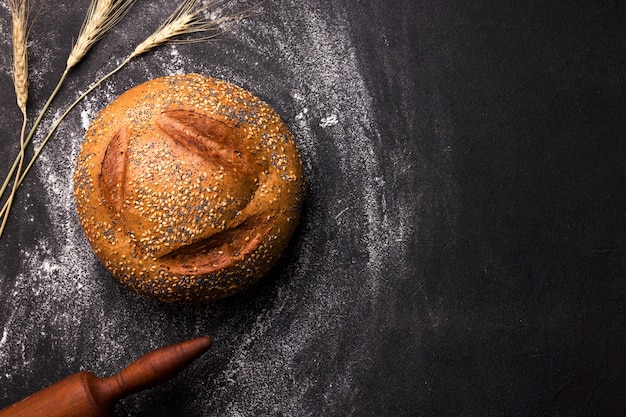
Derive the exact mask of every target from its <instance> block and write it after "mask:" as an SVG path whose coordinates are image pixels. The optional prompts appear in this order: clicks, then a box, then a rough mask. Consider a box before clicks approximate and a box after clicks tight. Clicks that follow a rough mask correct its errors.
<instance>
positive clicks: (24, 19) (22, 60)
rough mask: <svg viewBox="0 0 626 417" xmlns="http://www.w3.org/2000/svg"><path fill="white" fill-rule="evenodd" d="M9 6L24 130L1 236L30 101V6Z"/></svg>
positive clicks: (20, 0) (18, 1)
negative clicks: (27, 46)
mask: <svg viewBox="0 0 626 417" xmlns="http://www.w3.org/2000/svg"><path fill="white" fill-rule="evenodd" d="M7 5H8V6H9V10H10V11H11V41H12V45H13V85H14V87H15V98H16V101H17V106H18V107H19V108H20V111H21V112H22V129H21V131H20V151H19V153H18V155H17V158H16V161H17V174H16V175H15V181H14V182H13V187H12V188H11V193H10V194H9V197H8V198H7V201H6V204H5V206H6V207H7V208H6V210H5V211H4V212H3V214H2V222H1V223H0V236H2V233H3V232H4V228H5V226H6V223H7V220H8V218H9V211H10V209H11V205H12V204H13V200H14V198H15V193H16V191H17V188H18V187H19V178H20V175H19V174H20V171H21V169H22V166H23V163H24V152H25V149H26V145H25V141H24V134H25V132H26V122H27V119H28V118H27V115H26V102H27V101H28V54H27V52H26V44H27V42H28V16H29V10H30V8H29V6H28V5H27V4H26V0H8V1H7ZM11 175H13V173H10V174H9V176H7V180H8V181H10V180H11Z"/></svg>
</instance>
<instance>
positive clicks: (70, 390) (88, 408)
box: [0, 336, 212, 417]
mask: <svg viewBox="0 0 626 417" xmlns="http://www.w3.org/2000/svg"><path fill="white" fill-rule="evenodd" d="M211 343H212V342H211V338H210V337H208V336H202V337H198V338H196V339H191V340H187V341H185V342H181V343H177V344H174V345H170V346H166V347H162V348H160V349H156V350H154V351H152V352H150V353H148V354H146V355H144V356H142V357H141V358H139V359H138V360H136V361H135V362H133V363H131V364H130V365H128V366H127V367H126V368H124V369H122V370H121V371H120V372H119V373H117V374H115V375H112V376H110V377H108V378H98V377H97V376H95V375H94V374H92V373H90V372H84V371H83V372H78V373H76V374H74V375H72V376H69V377H67V378H65V379H63V380H61V381H59V382H57V383H56V384H53V385H51V386H50V387H48V388H45V389H43V390H41V391H39V392H36V393H34V394H33V395H31V396H29V397H27V398H25V399H23V400H22V401H20V402H18V403H15V404H13V405H11V406H9V407H7V408H5V409H3V410H0V417H40V416H41V417H44V416H45V417H87V416H89V417H105V416H110V415H111V414H112V412H113V406H114V405H115V403H116V402H117V401H119V400H120V399H121V398H123V397H125V396H127V395H129V394H133V393H136V392H138V391H142V390H144V389H148V388H151V387H154V386H156V385H158V384H161V383H163V382H165V381H167V380H169V379H171V378H173V377H174V376H175V375H176V374H178V373H179V372H180V371H182V370H183V369H184V368H185V367H186V366H187V365H189V364H190V363H191V362H193V361H194V360H195V359H197V358H198V357H200V356H201V355H202V354H203V353H204V352H206V351H207V349H209V348H210V347H211Z"/></svg>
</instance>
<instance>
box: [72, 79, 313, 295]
mask: <svg viewBox="0 0 626 417" xmlns="http://www.w3.org/2000/svg"><path fill="white" fill-rule="evenodd" d="M302 189H303V178H302V164H301V161H300V156H299V154H298V150H297V148H296V145H295V143H294V141H293V137H292V135H291V133H290V132H289V130H288V129H287V127H286V126H285V125H284V124H283V122H282V121H281V120H280V118H279V116H278V115H277V114H276V113H275V112H274V111H273V110H272V109H271V108H270V107H269V106H268V105H267V104H266V103H264V102H263V101H261V100H260V99H258V98H256V97H255V96H253V95H252V94H251V93H250V92H248V91H246V90H244V89H242V88H240V87H238V86H236V85H233V84H231V83H227V82H225V81H221V80H217V79H213V78H209V77H205V76H201V75H197V74H187V75H179V76H171V77H162V78H158V79H155V80H151V81H148V82H145V83H143V84H141V85H139V86H137V87H134V88H132V89H130V90H128V91H127V92H125V93H124V94H122V95H121V96H120V97H119V98H117V99H116V100H115V101H114V102H112V103H111V104H110V105H108V106H107V107H106V108H104V109H103V110H102V111H101V112H100V113H99V114H98V115H97V116H96V117H95V118H94V120H93V121H92V123H91V125H90V126H89V129H88V130H87V133H86V134H85V140H84V142H83V144H82V146H81V150H80V153H79V156H78V161H77V165H76V170H75V173H74V197H75V201H76V209H77V213H78V218H79V220H80V223H81V225H82V227H83V230H84V232H85V235H86V236H87V239H88V240H89V242H90V244H91V246H92V248H93V250H94V252H95V253H96V255H97V256H98V258H99V259H100V261H101V262H102V263H103V264H104V265H105V266H106V268H107V269H108V270H109V271H110V272H111V274H112V275H114V276H115V277H116V278H118V279H119V280H120V281H121V282H123V283H125V284H127V285H128V286H130V287H131V288H132V289H134V290H135V291H137V292H139V293H141V294H145V295H150V296H153V297H156V298H158V299H160V300H163V301H190V302H196V301H210V300H215V299H219V298H223V297H227V296H229V295H232V294H234V293H236V292H238V291H240V290H243V289H245V288H247V287H249V286H250V285H251V284H253V283H254V282H255V281H256V280H258V279H259V278H260V277H261V276H263V275H264V274H265V273H266V272H267V271H268V270H269V269H270V268H271V266H272V265H273V264H274V262H275V261H276V259H277V258H278V257H279V256H280V254H281V253H282V251H283V250H284V248H285V246H286V245H287V243H288V241H289V239H290V237H291V235H292V233H293V231H294V229H295V227H296V224H297V221H298V219H299V213H300V207H301V202H302V192H303V190H302Z"/></svg>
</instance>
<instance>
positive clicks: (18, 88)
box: [7, 0, 28, 113]
mask: <svg viewBox="0 0 626 417" xmlns="http://www.w3.org/2000/svg"><path fill="white" fill-rule="evenodd" d="M7 4H8V6H9V10H10V11H11V35H12V42H13V85H14V86H15V97H16V99H17V105H18V107H19V108H20V110H21V111H22V113H26V101H27V100H28V55H27V54H26V42H27V40H28V5H27V4H26V0H8V1H7Z"/></svg>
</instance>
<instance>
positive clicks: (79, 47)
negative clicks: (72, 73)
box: [66, 0, 136, 71]
mask: <svg viewBox="0 0 626 417" xmlns="http://www.w3.org/2000/svg"><path fill="white" fill-rule="evenodd" d="M135 1H136V0H92V2H91V3H90V4H89V9H88V10H87V15H86V16H85V20H84V21H83V26H82V28H81V30H80V33H79V35H78V39H77V40H76V43H75V44H74V47H73V48H72V51H71V52H70V55H69V57H68V58H67V68H66V71H67V70H69V69H70V68H72V67H74V66H75V65H76V64H78V63H79V62H80V60H81V59H83V57H84V56H85V54H87V52H88V51H89V50H90V49H91V47H92V46H93V45H94V44H95V43H96V42H97V41H98V40H99V39H100V38H102V36H103V35H104V34H105V33H106V32H107V31H108V30H109V29H111V28H112V27H113V26H115V25H116V24H117V23H118V22H119V21H120V20H122V18H123V17H124V16H125V15H126V13H127V12H128V11H129V10H130V8H131V7H132V5H133V4H134V3H135Z"/></svg>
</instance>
